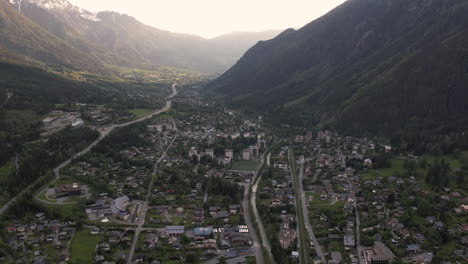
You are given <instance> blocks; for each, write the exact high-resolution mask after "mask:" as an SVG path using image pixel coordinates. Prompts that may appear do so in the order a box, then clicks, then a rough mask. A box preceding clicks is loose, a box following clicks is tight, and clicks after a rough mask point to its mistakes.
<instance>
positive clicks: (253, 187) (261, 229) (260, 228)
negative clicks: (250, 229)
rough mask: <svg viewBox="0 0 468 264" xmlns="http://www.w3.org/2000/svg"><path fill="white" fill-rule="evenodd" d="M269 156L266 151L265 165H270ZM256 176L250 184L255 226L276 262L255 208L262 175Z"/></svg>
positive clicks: (271, 257) (263, 243)
mask: <svg viewBox="0 0 468 264" xmlns="http://www.w3.org/2000/svg"><path fill="white" fill-rule="evenodd" d="M270 156H271V153H268V156H267V166H270ZM262 160H263V159H262ZM257 172H258V171H257ZM257 177H258V179H255V181H254V185H253V186H252V195H251V197H250V206H252V209H253V212H254V216H255V219H257V226H258V229H259V232H260V237H261V239H262V245H263V247H265V249H266V250H267V251H268V253H269V255H270V259H271V260H272V261H273V263H276V262H275V259H274V258H273V255H272V253H271V245H270V241H269V240H268V236H267V234H266V231H265V226H264V225H263V222H262V218H261V217H260V214H259V213H258V210H257V189H258V184H259V183H260V181H261V178H262V175H258V176H257Z"/></svg>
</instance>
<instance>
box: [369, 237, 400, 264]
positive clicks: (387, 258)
mask: <svg viewBox="0 0 468 264" xmlns="http://www.w3.org/2000/svg"><path fill="white" fill-rule="evenodd" d="M395 257H396V256H395V254H393V252H392V251H391V250H390V249H389V248H388V247H387V246H385V244H384V243H382V242H380V241H375V242H374V248H373V250H372V254H370V263H371V264H388V263H392V262H393V260H394V259H395Z"/></svg>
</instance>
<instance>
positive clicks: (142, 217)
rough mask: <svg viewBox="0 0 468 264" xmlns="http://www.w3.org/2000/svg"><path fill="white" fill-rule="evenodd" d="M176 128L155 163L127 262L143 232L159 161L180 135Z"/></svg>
mask: <svg viewBox="0 0 468 264" xmlns="http://www.w3.org/2000/svg"><path fill="white" fill-rule="evenodd" d="M174 128H175V124H174ZM175 130H176V133H177V134H176V135H175V136H174V138H173V139H172V141H171V143H169V145H168V146H167V148H166V149H165V150H164V153H163V154H162V155H161V157H160V158H159V159H158V161H157V162H156V164H155V165H154V169H153V173H152V174H151V181H150V184H149V186H148V192H147V194H146V200H145V203H144V205H143V208H142V209H141V214H140V218H139V220H138V227H137V229H136V230H135V236H134V237H133V242H132V247H131V248H130V253H129V254H128V260H127V264H131V263H132V260H133V255H135V249H136V246H137V244H138V237H139V235H140V233H141V231H142V229H143V226H144V225H145V219H146V212H147V211H148V204H149V199H150V197H151V193H152V192H153V191H152V190H153V184H154V178H155V176H156V175H157V173H158V167H159V163H161V161H162V160H163V159H164V158H165V157H166V154H167V151H168V150H169V149H170V148H171V147H172V144H174V141H175V140H176V139H177V136H178V131H177V128H175Z"/></svg>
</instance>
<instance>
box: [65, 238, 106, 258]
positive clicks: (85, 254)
mask: <svg viewBox="0 0 468 264" xmlns="http://www.w3.org/2000/svg"><path fill="white" fill-rule="evenodd" d="M100 238H101V237H100V236H98V235H91V234H90V232H89V230H82V231H78V232H76V234H75V236H74V237H73V241H72V242H71V255H70V263H91V262H93V258H94V252H95V248H96V245H97V243H98V242H99V240H100Z"/></svg>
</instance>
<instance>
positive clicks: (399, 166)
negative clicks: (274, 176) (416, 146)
mask: <svg viewBox="0 0 468 264" xmlns="http://www.w3.org/2000/svg"><path fill="white" fill-rule="evenodd" d="M391 163H392V166H391V167H390V168H383V169H373V170H369V172H366V173H363V174H362V178H363V179H364V180H372V179H375V178H377V176H383V177H390V176H392V175H393V173H395V172H397V171H400V172H401V171H403V165H404V163H405V162H404V161H403V160H401V159H392V161H391ZM377 173H378V174H377Z"/></svg>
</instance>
